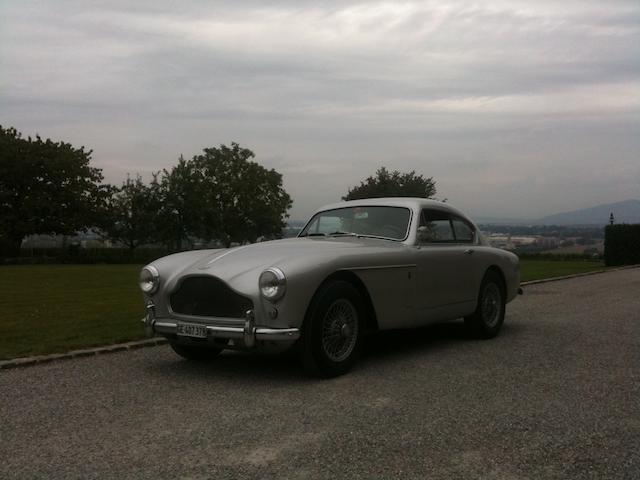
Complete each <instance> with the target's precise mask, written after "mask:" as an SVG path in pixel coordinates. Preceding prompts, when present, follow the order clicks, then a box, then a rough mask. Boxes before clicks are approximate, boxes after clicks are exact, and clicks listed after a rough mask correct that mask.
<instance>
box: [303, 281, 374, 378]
mask: <svg viewBox="0 0 640 480" xmlns="http://www.w3.org/2000/svg"><path fill="white" fill-rule="evenodd" d="M364 312H365V308H364V302H363V300H362V297H361V295H360V293H359V292H358V290H357V289H356V288H355V287H354V286H353V285H352V284H351V283H349V282H345V281H342V280H339V281H335V282H331V283H329V284H327V285H325V286H323V287H322V288H321V289H320V290H319V291H318V292H317V293H316V295H315V297H314V298H313V300H312V301H311V305H310V306H309V309H308V311H307V315H306V318H305V321H304V325H303V327H302V338H301V339H300V356H301V360H302V365H303V367H304V369H305V371H306V372H307V373H308V374H310V375H313V376H316V377H321V378H331V377H336V376H338V375H343V374H345V373H347V372H348V371H349V370H350V369H351V367H352V366H353V364H354V363H355V361H356V359H357V358H358V356H359V354H360V350H361V348H362V337H363V330H364V328H363V327H364Z"/></svg>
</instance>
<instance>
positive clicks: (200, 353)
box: [170, 342, 222, 362]
mask: <svg viewBox="0 0 640 480" xmlns="http://www.w3.org/2000/svg"><path fill="white" fill-rule="evenodd" d="M170 345H171V348H172V349H173V351H174V352H176V353H177V354H178V355H180V356H181V357H182V358H185V359H187V360H191V361H194V362H207V361H209V360H212V359H214V358H215V357H217V356H218V355H219V354H220V352H222V349H221V348H216V347H200V346H194V345H181V344H179V343H173V342H171V343H170Z"/></svg>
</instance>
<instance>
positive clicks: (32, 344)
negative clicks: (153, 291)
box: [0, 265, 144, 359]
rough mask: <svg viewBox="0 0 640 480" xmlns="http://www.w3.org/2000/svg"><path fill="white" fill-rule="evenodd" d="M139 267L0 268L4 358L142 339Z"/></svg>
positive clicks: (1, 351)
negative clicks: (138, 281)
mask: <svg viewBox="0 0 640 480" xmlns="http://www.w3.org/2000/svg"><path fill="white" fill-rule="evenodd" d="M139 271H140V267H139V266H137V265H15V266H0V359H7V358H15V357H23V356H28V355H40V354H46V353H60V352H68V351H70V350H74V349H78V348H84V347H91V346H98V345H107V344H110V343H119V342H125V341H128V340H135V339H139V338H142V337H143V336H144V331H143V328H142V325H141V323H140V321H139V320H140V319H141V318H142V317H143V315H144V307H143V304H142V297H141V295H140V292H139V290H138V285H137V279H138V272H139Z"/></svg>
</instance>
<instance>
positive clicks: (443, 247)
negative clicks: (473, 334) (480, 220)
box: [416, 209, 476, 314]
mask: <svg viewBox="0 0 640 480" xmlns="http://www.w3.org/2000/svg"><path fill="white" fill-rule="evenodd" d="M465 227H466V228H467V229H466V230H465ZM456 232H458V235H459V237H460V239H458V238H456ZM474 241H475V232H474V231H473V227H472V226H471V225H470V224H468V222H466V221H464V220H463V219H461V218H459V217H457V216H454V215H452V214H451V213H449V212H447V211H445V210H437V209H423V210H422V212H421V216H420V224H419V228H418V239H417V243H418V244H417V246H416V248H417V254H416V259H417V262H416V263H417V268H418V295H417V302H416V304H417V307H418V308H419V309H420V310H422V311H423V313H427V314H428V311H429V310H434V309H441V308H444V307H447V306H454V305H456V304H463V303H468V302H470V301H472V300H474V299H475V295H476V293H475V292H473V289H474V287H473V284H474V274H473V272H474V258H473V253H474V249H473V246H474Z"/></svg>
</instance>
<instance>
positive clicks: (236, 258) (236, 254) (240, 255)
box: [190, 236, 399, 281]
mask: <svg viewBox="0 0 640 480" xmlns="http://www.w3.org/2000/svg"><path fill="white" fill-rule="evenodd" d="M398 246H399V244H398V243H397V242H390V241H387V240H380V239H371V238H358V237H346V236H343V237H329V238H325V237H310V238H309V237H304V238H298V237H296V238H290V239H285V240H273V241H269V242H262V243H254V244H251V245H244V246H240V247H235V248H231V249H227V250H218V251H217V252H215V253H213V254H211V255H208V256H206V257H204V258H202V259H201V260H200V261H198V262H196V263H195V264H193V265H192V266H191V268H190V270H191V272H190V273H197V272H206V273H210V274H212V275H215V276H217V277H220V278H223V279H226V280H228V281H231V280H232V279H233V278H234V277H236V276H240V275H243V274H245V273H247V272H249V271H252V270H256V269H260V271H262V270H264V269H266V268H269V267H271V266H280V267H286V266H287V264H291V263H296V260H303V261H304V263H305V264H307V265H309V264H313V263H315V262H318V261H327V260H329V259H333V258H337V257H339V256H342V255H349V254H350V253H353V254H355V253H356V252H357V253H358V254H360V253H364V252H369V251H370V250H380V249H384V250H387V249H388V248H397V247H398Z"/></svg>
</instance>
